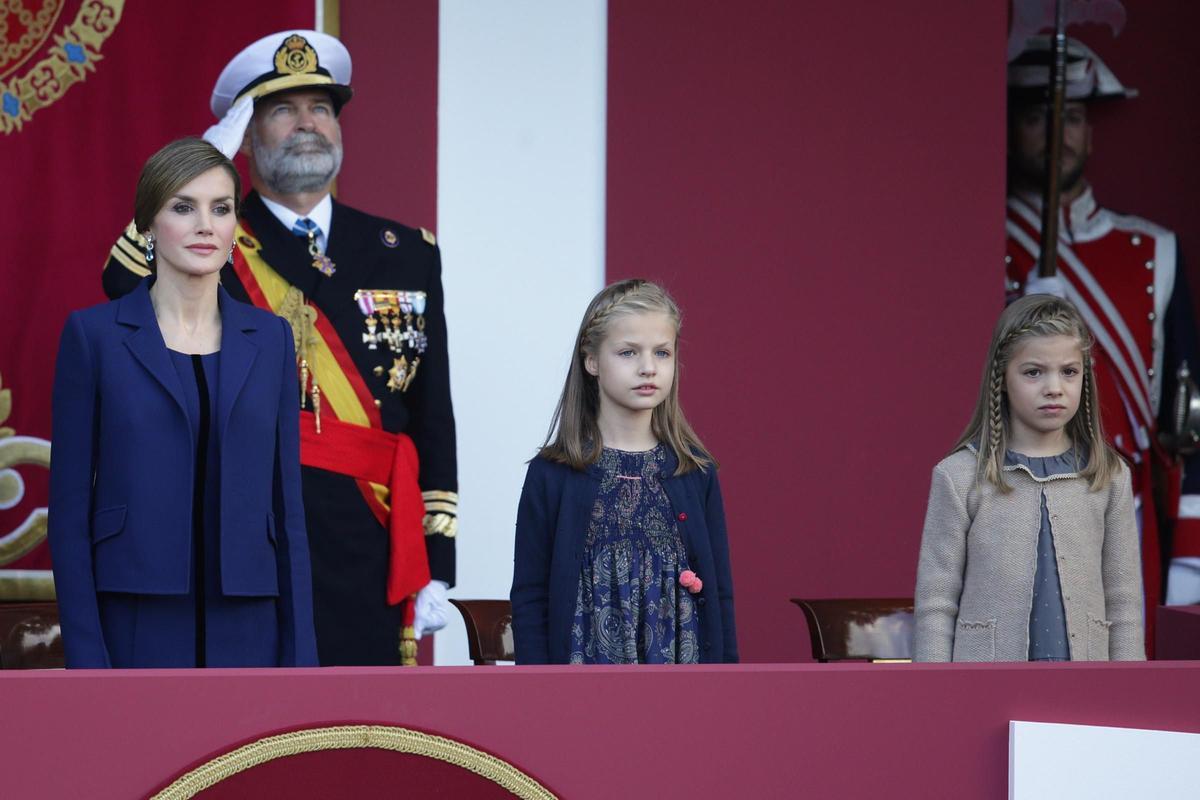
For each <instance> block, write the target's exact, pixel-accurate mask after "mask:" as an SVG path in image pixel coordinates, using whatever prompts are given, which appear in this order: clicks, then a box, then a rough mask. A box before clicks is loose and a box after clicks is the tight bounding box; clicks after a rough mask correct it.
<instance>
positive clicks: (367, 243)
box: [104, 192, 458, 665]
mask: <svg viewBox="0 0 1200 800" xmlns="http://www.w3.org/2000/svg"><path fill="white" fill-rule="evenodd" d="M241 213H242V221H243V223H244V224H245V225H247V226H248V227H249V228H250V230H251V232H252V233H253V235H254V237H255V238H256V239H257V240H258V242H259V244H260V245H261V250H260V252H259V255H260V256H261V257H262V259H263V260H264V261H265V262H266V263H267V264H269V265H270V266H271V267H272V268H273V269H274V270H275V271H276V272H278V273H279V274H280V276H282V277H283V278H284V279H285V280H287V281H288V283H290V284H291V285H293V286H295V287H296V288H298V289H299V290H300V291H302V292H303V293H304V295H305V297H306V298H307V299H308V301H309V302H310V303H312V304H313V305H315V306H316V307H317V308H318V309H319V310H320V312H321V313H322V314H323V315H324V316H325V317H326V318H328V320H329V321H330V323H331V324H332V325H333V327H334V329H335V330H336V331H337V333H338V336H339V337H340V338H341V340H342V343H343V344H344V345H345V347H346V349H347V350H348V352H349V353H350V356H351V358H352V359H353V361H354V365H355V366H356V367H357V368H358V371H359V373H360V374H361V375H362V378H363V380H364V381H365V383H366V385H367V387H368V388H369V389H370V390H371V393H372V394H373V395H374V397H375V399H376V401H377V405H378V407H379V411H380V415H381V418H382V422H383V427H384V429H385V430H387V431H391V432H395V433H400V432H403V433H406V434H408V435H409V436H410V437H412V440H413V443H414V444H415V445H416V448H417V454H418V456H419V458H420V476H419V480H418V482H419V484H420V487H421V489H422V491H429V490H437V491H444V492H456V491H457V489H458V481H457V461H456V457H455V430H454V411H453V408H452V406H451V401H450V367H449V360H448V357H447V339H446V321H445V316H444V312H443V295H442V280H441V253H440V251H439V249H438V247H437V246H436V244H433V243H432V242H431V241H430V239H432V237H431V236H430V237H429V238H426V236H425V235H424V234H423V233H422V231H420V230H417V229H414V228H408V227H405V226H403V225H400V224H398V223H395V222H392V221H390V220H386V219H382V218H380V217H374V216H371V215H369V214H365V213H363V212H361V211H358V210H356V209H353V208H350V207H349V206H346V205H344V204H342V203H339V202H337V201H336V200H334V201H333V216H332V222H331V224H330V228H331V230H330V231H329V232H328V246H327V248H326V253H325V254H326V255H327V256H328V257H329V258H330V259H332V260H333V262H334V263H335V264H336V267H337V269H336V272H334V274H333V275H332V276H328V277H327V276H325V275H322V274H321V273H320V272H319V271H318V270H316V269H314V268H313V266H312V256H310V255H309V253H308V247H307V241H306V240H305V239H304V238H302V237H298V236H296V235H294V234H293V233H292V232H291V231H290V230H288V229H287V228H285V227H284V226H283V224H282V223H280V222H279V220H278V219H277V218H276V217H275V215H274V214H272V213H271V212H270V210H268V209H267V207H266V206H265V205H264V204H263V202H262V200H261V199H260V198H259V196H258V194H257V193H256V192H251V193H250V194H249V195H248V196H247V197H246V200H245V203H244V204H243V207H242V212H241ZM117 252H118V248H116V247H114V253H117ZM131 264H132V265H133V266H137V265H136V263H135V262H130V261H129V260H128V259H118V258H116V257H115V256H114V258H112V259H110V261H109V263H108V265H107V267H106V268H105V271H104V290H105V292H106V293H107V294H108V295H109V297H118V296H120V295H122V294H124V293H125V292H128V291H129V290H130V289H131V288H132V287H133V286H134V285H135V284H136V282H137V280H138V276H137V275H136V274H135V273H134V272H133V271H131V269H130V266H131ZM221 284H222V285H223V286H224V287H225V288H226V289H227V290H228V292H229V293H230V294H231V295H232V296H233V297H235V298H237V299H239V300H244V301H247V302H248V301H249V296H248V294H247V293H246V290H245V289H244V288H243V287H242V285H241V283H240V281H239V280H238V277H237V274H236V273H235V272H234V270H233V268H232V267H231V266H226V267H225V268H224V269H223V270H222V271H221ZM359 289H394V290H404V291H424V292H426V294H427V305H426V309H425V315H424V316H425V321H426V325H425V330H424V332H425V334H426V337H427V340H428V347H427V349H426V351H425V353H423V354H422V355H421V365H420V368H419V370H418V372H417V374H416V377H415V379H414V380H413V382H412V384H411V386H410V387H409V388H408V390H407V391H406V392H400V391H395V392H393V391H389V390H388V388H387V381H388V376H387V370H388V369H389V368H390V367H391V366H392V354H391V352H390V351H389V350H388V348H387V347H385V346H380V347H379V348H378V349H377V350H370V349H369V348H368V346H367V344H366V343H364V342H363V334H364V333H365V332H366V327H365V325H364V315H363V312H362V311H361V310H360V308H359V306H358V304H357V302H356V301H355V299H354V293H355V292H356V291H357V290H359ZM380 367H382V370H379V372H377V368H380ZM302 474H303V482H304V506H305V511H306V514H307V519H308V533H309V543H310V549H311V552H312V563H313V599H314V612H315V618H316V628H317V645H318V649H319V651H320V658H321V664H322V665H334V664H363V665H373V664H381V665H387V664H398V663H399V661H400V655H399V627H400V622H401V619H400V614H399V606H388V605H387V602H386V579H387V568H388V535H387V532H386V531H385V530H384V529H383V527H382V526H381V525H380V524H379V522H378V520H377V519H376V517H375V516H374V514H373V513H372V512H371V509H370V508H369V507H368V506H367V504H366V501H365V500H364V498H363V496H362V493H361V492H360V491H359V488H358V486H357V484H356V482H355V481H354V479H352V478H350V477H347V476H345V475H339V474H336V473H333V472H328V471H325V470H321V469H317V468H313V467H307V466H306V467H303V468H302ZM425 541H426V549H427V552H428V555H429V564H430V571H431V573H432V576H433V578H434V579H437V580H443V581H446V582H447V583H448V584H450V585H453V584H454V573H455V552H454V539H453V538H449V537H446V536H442V535H430V536H426V539H425Z"/></svg>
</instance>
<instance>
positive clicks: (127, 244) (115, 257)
mask: <svg viewBox="0 0 1200 800" xmlns="http://www.w3.org/2000/svg"><path fill="white" fill-rule="evenodd" d="M108 255H109V259H110V260H111V261H116V262H117V263H118V264H120V265H121V266H123V267H124V268H125V269H127V270H129V271H130V272H132V273H133V274H134V275H137V276H138V277H145V276H147V275H149V274H150V270H149V268H147V266H146V240H145V238H143V236H142V235H141V234H140V233H138V229H137V226H136V225H134V223H133V221H132V220H130V222H129V225H128V226H126V228H125V230H124V231H123V232H122V233H121V235H120V236H118V237H117V243H116V244H114V245H113V246H112V250H109V251H108ZM104 266H105V267H107V266H108V264H105V265H104Z"/></svg>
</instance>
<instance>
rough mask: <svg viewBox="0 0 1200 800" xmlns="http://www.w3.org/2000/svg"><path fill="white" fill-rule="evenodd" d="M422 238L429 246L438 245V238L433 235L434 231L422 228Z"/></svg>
mask: <svg viewBox="0 0 1200 800" xmlns="http://www.w3.org/2000/svg"><path fill="white" fill-rule="evenodd" d="M421 238H422V239H424V240H425V242H426V243H427V244H432V245H436V244H437V237H436V236H434V235H433V231H431V230H427V229H425V228H421Z"/></svg>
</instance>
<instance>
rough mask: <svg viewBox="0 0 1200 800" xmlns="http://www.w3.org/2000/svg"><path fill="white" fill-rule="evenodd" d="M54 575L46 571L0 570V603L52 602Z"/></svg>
mask: <svg viewBox="0 0 1200 800" xmlns="http://www.w3.org/2000/svg"><path fill="white" fill-rule="evenodd" d="M54 599H56V598H55V594H54V573H52V572H51V571H50V570H48V569H0V602H5V603H7V602H16V601H20V602H23V603H33V602H38V601H41V600H54Z"/></svg>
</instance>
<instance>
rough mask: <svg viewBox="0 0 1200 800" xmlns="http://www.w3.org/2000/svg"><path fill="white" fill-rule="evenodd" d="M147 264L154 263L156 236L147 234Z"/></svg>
mask: <svg viewBox="0 0 1200 800" xmlns="http://www.w3.org/2000/svg"><path fill="white" fill-rule="evenodd" d="M145 238H146V263H147V264H153V263H154V234H152V233H147V234H146V237H145Z"/></svg>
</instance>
